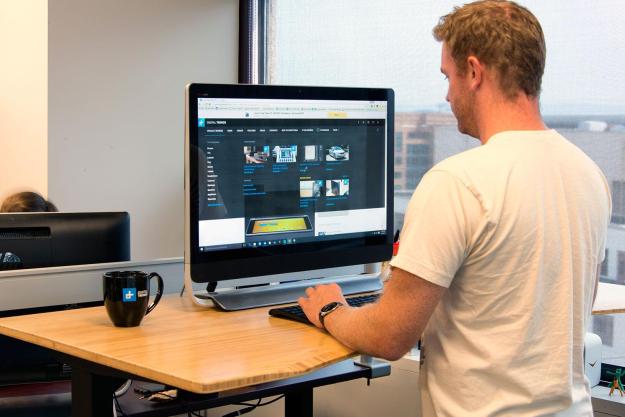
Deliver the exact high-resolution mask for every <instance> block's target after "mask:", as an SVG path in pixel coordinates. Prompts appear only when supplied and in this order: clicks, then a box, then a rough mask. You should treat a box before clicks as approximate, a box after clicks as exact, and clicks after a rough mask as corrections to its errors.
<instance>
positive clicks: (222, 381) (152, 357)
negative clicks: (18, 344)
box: [0, 295, 371, 417]
mask: <svg viewBox="0 0 625 417" xmlns="http://www.w3.org/2000/svg"><path fill="white" fill-rule="evenodd" d="M267 311H268V308H258V309H252V310H244V311H236V312H222V311H217V310H215V309H211V308H208V309H207V308H201V307H198V306H195V305H193V303H192V302H191V300H189V299H188V297H178V296H175V295H169V296H164V297H163V298H162V300H161V302H160V303H159V305H158V306H157V307H156V309H154V311H153V312H151V313H150V314H149V315H148V316H146V317H145V318H144V321H143V322H142V323H141V326H139V327H130V328H121V327H115V326H113V325H112V324H111V322H110V320H109V318H108V316H107V314H106V311H105V309H104V307H92V308H84V309H77V310H66V311H56V312H50V313H42V314H36V315H24V316H14V317H6V318H2V319H0V334H4V335H7V336H10V337H14V338H16V339H20V340H24V341H26V342H30V343H34V344H36V345H39V346H43V347H45V348H49V349H51V350H54V351H56V352H58V353H59V355H60V356H61V357H62V359H63V360H64V361H66V362H67V363H69V364H71V365H72V414H73V415H74V416H80V417H88V416H97V417H100V416H111V415H112V405H111V403H112V401H111V399H112V392H113V390H114V389H115V388H116V386H118V385H119V384H120V381H121V380H120V379H119V378H141V379H146V380H151V381H156V382H160V383H163V384H166V385H169V386H173V387H176V388H178V389H179V391H180V392H181V393H185V392H188V393H195V394H211V393H212V394H213V395H212V396H204V397H198V398H192V394H189V396H188V397H187V398H191V399H193V400H200V402H202V401H201V400H204V402H203V403H202V404H203V408H207V407H208V406H217V405H224V404H228V401H230V400H229V398H231V399H232V401H230V403H232V402H239V401H242V400H243V399H249V398H259V397H260V396H264V395H265V396H269V395H276V394H279V393H285V415H286V416H312V389H313V387H314V386H320V385H326V384H330V383H334V382H339V381H343V380H348V379H356V378H362V377H367V378H369V377H371V373H370V372H369V371H370V369H367V368H360V367H357V366H355V365H352V364H351V363H350V364H349V366H348V365H345V364H339V365H336V366H335V367H334V368H332V367H329V368H326V369H320V368H322V367H324V366H326V365H330V364H333V363H336V362H339V361H341V360H343V359H345V358H348V357H351V356H353V355H354V353H355V352H354V351H352V350H351V349H349V348H347V347H345V346H343V345H342V344H340V343H339V342H337V341H336V340H335V339H334V338H332V337H331V336H329V335H328V334H327V333H325V332H323V331H321V330H319V329H317V328H315V327H312V326H307V325H303V324H300V323H296V322H291V321H287V320H282V319H277V318H273V317H270V316H269V315H268V313H267ZM337 366H338V368H337ZM317 369H319V371H318V372H313V373H311V374H308V373H309V372H310V371H314V370H317ZM305 374H307V375H305ZM292 377H295V378H292ZM288 378H292V379H291V380H289V379H288ZM271 381H274V382H271ZM217 393H221V394H217ZM211 401H213V403H214V405H213V403H211ZM186 404H187V406H188V405H189V404H191V402H189V401H187V402H186ZM183 411H187V410H183ZM159 412H160V413H161V414H158V415H169V414H167V412H165V413H163V412H162V410H160V411H159ZM176 412H177V413H180V410H179V409H178V410H175V411H174V410H172V413H173V414H175V413H176ZM141 415H146V416H147V415H155V414H150V413H149V412H148V413H146V414H141Z"/></svg>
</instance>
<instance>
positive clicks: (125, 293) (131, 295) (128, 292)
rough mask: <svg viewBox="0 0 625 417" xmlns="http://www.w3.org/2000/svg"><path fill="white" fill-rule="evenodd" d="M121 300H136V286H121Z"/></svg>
mask: <svg viewBox="0 0 625 417" xmlns="http://www.w3.org/2000/svg"><path fill="white" fill-rule="evenodd" d="M122 301H123V302H124V303H129V302H133V301H137V289H136V288H122Z"/></svg>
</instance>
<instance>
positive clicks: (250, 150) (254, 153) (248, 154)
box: [243, 146, 269, 164]
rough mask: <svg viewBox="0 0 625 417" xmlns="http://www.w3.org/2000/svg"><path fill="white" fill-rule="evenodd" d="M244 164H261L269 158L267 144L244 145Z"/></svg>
mask: <svg viewBox="0 0 625 417" xmlns="http://www.w3.org/2000/svg"><path fill="white" fill-rule="evenodd" d="M243 154H244V155H245V163H246V164H262V163H264V162H267V161H268V160H269V146H244V147H243Z"/></svg>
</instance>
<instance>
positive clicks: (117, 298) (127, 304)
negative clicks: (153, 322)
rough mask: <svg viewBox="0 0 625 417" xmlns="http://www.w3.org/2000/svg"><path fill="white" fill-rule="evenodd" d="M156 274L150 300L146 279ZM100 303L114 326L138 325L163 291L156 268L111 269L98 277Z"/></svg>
mask: <svg viewBox="0 0 625 417" xmlns="http://www.w3.org/2000/svg"><path fill="white" fill-rule="evenodd" d="M154 277H156V279H157V283H158V288H157V290H156V295H155V296H154V301H152V304H150V305H148V299H149V298H150V280H151V279H152V278H154ZM102 289H103V292H104V306H105V307H106V312H107V313H108V315H109V318H110V319H111V321H112V322H113V324H114V325H115V326H119V327H133V326H138V325H139V324H140V323H141V320H143V317H144V316H145V315H146V314H148V313H149V312H150V311H152V310H154V307H156V305H157V304H158V302H159V301H160V299H161V296H162V295H163V278H161V276H160V275H159V274H157V273H156V272H152V273H151V274H147V273H145V272H142V271H111V272H106V273H105V274H104V275H103V277H102Z"/></svg>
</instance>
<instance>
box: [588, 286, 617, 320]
mask: <svg viewBox="0 0 625 417" xmlns="http://www.w3.org/2000/svg"><path fill="white" fill-rule="evenodd" d="M614 313H625V285H619V284H609V283H607V282H600V283H599V289H598V290H597V297H596V299H595V304H594V305H593V307H592V314H614Z"/></svg>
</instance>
